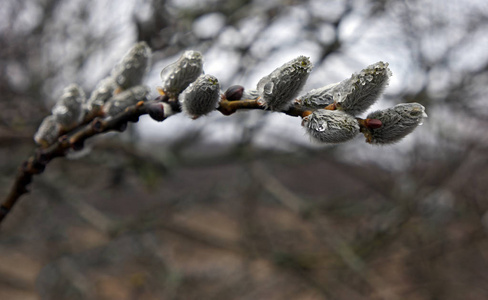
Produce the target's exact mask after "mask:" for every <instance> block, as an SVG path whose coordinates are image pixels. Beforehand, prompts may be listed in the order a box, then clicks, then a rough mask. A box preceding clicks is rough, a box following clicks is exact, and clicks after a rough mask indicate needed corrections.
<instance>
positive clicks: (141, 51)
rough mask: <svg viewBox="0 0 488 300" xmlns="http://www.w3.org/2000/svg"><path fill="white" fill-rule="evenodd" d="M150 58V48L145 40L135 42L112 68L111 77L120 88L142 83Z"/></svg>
mask: <svg viewBox="0 0 488 300" xmlns="http://www.w3.org/2000/svg"><path fill="white" fill-rule="evenodd" d="M150 59H151V48H149V46H148V45H147V44H146V42H139V43H137V44H135V45H134V46H133V47H132V48H131V49H130V50H129V52H127V54H126V55H125V56H124V57H123V58H122V60H121V61H120V62H119V63H118V64H117V65H116V66H115V67H114V68H113V70H112V77H113V79H114V80H115V83H116V84H117V86H118V87H119V88H120V89H121V90H126V89H128V88H130V87H133V86H137V85H139V84H141V83H142V79H143V78H144V75H145V74H146V71H147V69H148V66H149V64H150Z"/></svg>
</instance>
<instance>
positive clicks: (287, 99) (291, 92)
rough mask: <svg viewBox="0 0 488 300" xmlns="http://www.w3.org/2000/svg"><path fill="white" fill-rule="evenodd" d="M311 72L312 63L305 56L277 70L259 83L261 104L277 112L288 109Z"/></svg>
mask: <svg viewBox="0 0 488 300" xmlns="http://www.w3.org/2000/svg"><path fill="white" fill-rule="evenodd" d="M311 71H312V63H311V62H310V59H309V58H308V57H305V56H299V57H297V58H295V59H293V60H291V61H289V62H287V63H285V64H284V65H282V66H281V67H279V68H277V69H275V70H274V71H273V72H271V74H269V75H268V76H265V77H263V78H262V79H261V80H260V81H259V82H258V85H257V90H258V92H259V96H260V99H259V100H258V101H259V103H260V104H261V105H263V106H264V107H266V108H269V109H271V110H275V111H282V110H286V109H288V108H289V107H290V106H291V105H292V104H293V100H294V99H295V97H296V96H297V95H298V93H299V92H300V90H301V89H302V88H303V86H304V85H305V83H306V81H307V78H308V75H309V74H310V72H311Z"/></svg>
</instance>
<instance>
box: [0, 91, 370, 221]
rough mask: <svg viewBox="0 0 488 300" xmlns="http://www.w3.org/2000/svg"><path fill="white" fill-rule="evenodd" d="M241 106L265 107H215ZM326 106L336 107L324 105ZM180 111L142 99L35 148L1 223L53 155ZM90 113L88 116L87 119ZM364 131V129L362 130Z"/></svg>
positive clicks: (227, 111)
mask: <svg viewBox="0 0 488 300" xmlns="http://www.w3.org/2000/svg"><path fill="white" fill-rule="evenodd" d="M160 102H166V103H167V104H169V105H170V106H171V112H164V111H163V108H162V106H161V107H160V109H161V111H160V112H158V115H157V116H154V115H153V114H152V112H154V110H153V109H154V105H157V104H158V103H160ZM241 109H260V110H267V108H265V107H264V106H262V105H260V104H259V103H258V101H257V100H253V99H243V100H235V101H229V100H226V99H222V101H221V102H220V104H219V107H218V108H217V110H218V111H220V112H221V113H222V114H223V115H226V116H228V115H231V114H233V113H235V112H236V111H238V110H241ZM325 109H335V107H334V108H329V107H326V108H325ZM180 111H181V109H180V106H179V103H178V102H176V101H171V100H168V98H167V97H158V98H157V99H156V100H154V101H148V102H143V101H140V102H139V103H137V104H136V105H134V106H130V107H128V108H127V109H125V111H124V112H122V113H120V114H119V115H117V116H115V117H112V118H105V119H104V118H102V117H94V118H93V120H91V121H89V120H88V119H86V122H89V123H83V124H81V125H80V126H78V127H77V128H75V129H73V130H72V131H71V132H68V133H66V134H63V135H62V136H60V137H59V139H58V141H57V142H56V143H54V144H53V145H51V146H49V147H47V148H42V147H41V148H38V149H37V150H36V152H35V154H34V155H33V156H31V157H29V158H28V159H27V160H26V161H25V162H24V163H23V164H22V165H21V167H20V168H19V170H18V172H17V176H16V178H15V181H14V184H13V186H12V188H11V189H10V192H9V194H8V195H7V197H6V198H5V200H4V201H3V202H2V204H1V205H0V224H1V222H2V221H3V219H4V218H5V217H6V216H7V214H8V213H9V212H10V211H11V210H12V208H13V207H14V205H15V204H16V203H17V201H18V200H19V198H20V197H21V196H22V195H24V194H26V193H28V189H27V186H28V185H29V184H30V183H31V182H32V178H33V176H34V175H37V174H40V173H42V172H43V171H44V169H45V168H46V166H47V164H48V163H49V162H50V161H51V160H53V159H54V158H56V157H63V156H66V154H67V153H68V151H69V150H71V149H72V150H75V151H76V150H81V149H82V148H83V145H84V143H85V141H86V140H87V139H89V138H91V137H92V136H95V135H98V134H101V133H105V132H108V131H124V130H125V128H126V127H127V123H128V122H137V121H138V120H139V117H140V116H141V115H145V114H150V115H151V116H152V117H153V119H155V120H157V121H163V120H165V119H166V118H167V117H168V116H170V115H173V114H175V113H179V112H180ZM282 113H284V114H287V115H289V116H294V117H302V118H304V117H306V116H308V115H309V114H311V111H309V110H307V109H304V108H299V107H296V106H292V107H291V108H290V109H288V110H286V111H282ZM92 117H93V116H91V117H90V119H91V118H92ZM359 123H360V125H361V127H365V126H367V123H365V122H362V120H360V119H359ZM365 132H366V131H365Z"/></svg>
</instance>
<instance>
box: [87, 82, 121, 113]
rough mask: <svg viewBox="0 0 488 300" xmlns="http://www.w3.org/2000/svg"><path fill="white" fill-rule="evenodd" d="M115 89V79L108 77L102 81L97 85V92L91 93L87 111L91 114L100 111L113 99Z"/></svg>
mask: <svg viewBox="0 0 488 300" xmlns="http://www.w3.org/2000/svg"><path fill="white" fill-rule="evenodd" d="M115 88H116V84H115V80H114V79H113V77H106V78H104V79H102V80H101V81H100V82H99V83H98V84H97V86H96V88H95V90H94V91H93V92H92V93H91V95H90V98H89V99H88V102H87V104H86V110H87V111H91V112H98V111H100V110H101V109H102V106H103V105H104V104H105V102H107V101H108V100H109V99H110V98H112V96H113V94H114V91H115Z"/></svg>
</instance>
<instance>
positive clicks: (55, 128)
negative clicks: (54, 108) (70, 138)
mask: <svg viewBox="0 0 488 300" xmlns="http://www.w3.org/2000/svg"><path fill="white" fill-rule="evenodd" d="M60 130H61V127H60V126H59V124H58V122H56V118H55V117H54V116H53V115H50V116H47V117H45V118H44V120H42V123H41V125H40V126H39V129H37V132H36V134H34V141H35V142H36V143H37V144H38V145H40V146H42V147H47V146H49V145H52V144H54V142H56V140H57V139H58V136H59V132H60Z"/></svg>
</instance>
